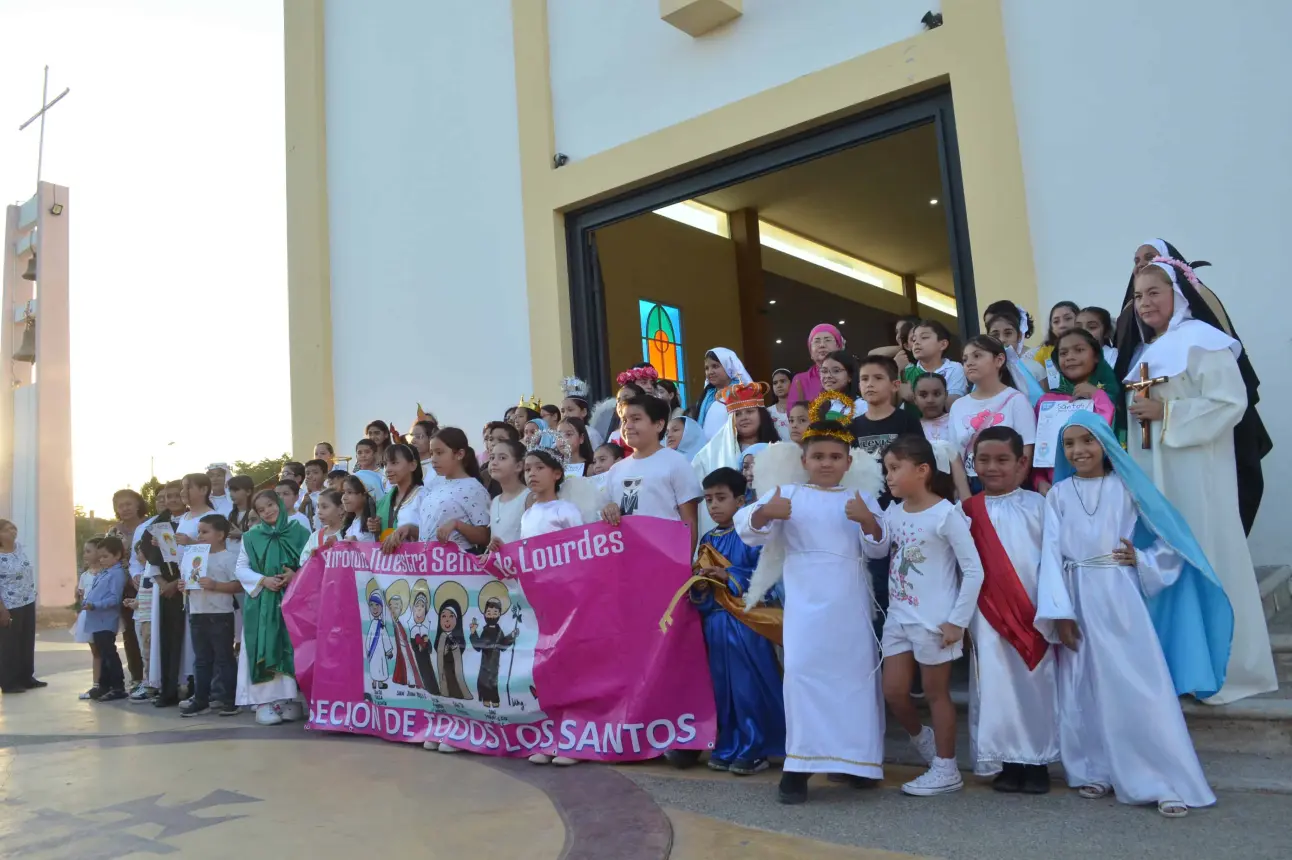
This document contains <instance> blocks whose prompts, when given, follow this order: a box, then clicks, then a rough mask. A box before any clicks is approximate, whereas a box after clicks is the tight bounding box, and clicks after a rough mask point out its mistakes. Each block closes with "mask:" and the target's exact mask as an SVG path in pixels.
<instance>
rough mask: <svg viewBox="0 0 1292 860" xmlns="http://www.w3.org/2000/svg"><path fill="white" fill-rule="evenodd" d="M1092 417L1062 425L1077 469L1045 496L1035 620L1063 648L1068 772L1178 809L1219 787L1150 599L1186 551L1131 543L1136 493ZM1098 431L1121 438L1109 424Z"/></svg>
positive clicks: (1094, 793) (1093, 794)
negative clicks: (1205, 763) (1186, 710)
mask: <svg viewBox="0 0 1292 860" xmlns="http://www.w3.org/2000/svg"><path fill="white" fill-rule="evenodd" d="M1088 415H1089V413H1079V416H1080V417H1079V418H1074V420H1073V421H1070V422H1069V423H1068V425H1067V426H1066V427H1064V429H1063V431H1062V433H1061V434H1060V440H1061V450H1062V455H1063V457H1064V458H1065V460H1066V461H1067V463H1068V464H1071V468H1072V470H1074V472H1075V474H1074V475H1073V476H1072V477H1069V478H1066V479H1064V480H1059V481H1056V483H1055V485H1054V487H1053V488H1052V489H1051V490H1050V492H1049V494H1048V495H1047V496H1046V498H1045V539H1044V544H1043V550H1042V557H1041V568H1040V583H1039V586H1038V589H1037V612H1036V620H1037V623H1038V624H1041V623H1042V622H1053V624H1054V628H1055V632H1054V633H1053V634H1052V635H1053V637H1054V640H1055V641H1061V642H1062V643H1063V645H1064V646H1065V647H1064V648H1063V649H1061V650H1060V651H1059V655H1058V685H1059V732H1060V735H1059V741H1060V748H1061V752H1062V760H1063V770H1064V772H1065V774H1066V775H1067V779H1068V784H1069V785H1070V786H1072V787H1075V788H1079V789H1080V794H1081V796H1082V797H1085V798H1090V799H1095V798H1100V797H1104V796H1105V795H1107V794H1108V792H1109V791H1113V792H1115V793H1116V795H1117V799H1118V800H1120V801H1121V802H1122V803H1133V804H1142V803H1156V804H1157V807H1158V811H1159V812H1161V813H1162V814H1163V815H1165V816H1168V817H1180V816H1183V815H1185V814H1187V812H1188V808H1189V807H1201V806H1210V805H1212V804H1213V803H1215V802H1216V797H1215V795H1214V794H1213V793H1212V791H1211V788H1210V787H1209V786H1208V785H1207V780H1206V777H1205V776H1203V773H1202V766H1201V765H1200V764H1199V763H1198V756H1197V753H1195V752H1194V749H1193V743H1192V741H1191V739H1190V737H1189V730H1188V728H1187V726H1186V725H1185V722H1184V714H1183V713H1182V712H1181V710H1180V703H1179V701H1178V699H1177V698H1176V693H1175V685H1174V683H1173V681H1172V677H1171V670H1170V668H1169V666H1168V664H1167V659H1166V656H1165V655H1164V653H1163V649H1162V646H1161V644H1160V642H1159V639H1158V635H1157V632H1156V631H1155V629H1154V626H1153V620H1152V618H1151V617H1150V615H1149V610H1148V606H1147V605H1146V604H1145V597H1152V596H1154V595H1155V594H1158V593H1159V592H1161V591H1163V590H1164V589H1166V588H1168V587H1170V586H1171V585H1173V584H1174V583H1175V582H1176V580H1177V579H1178V578H1179V577H1180V576H1181V573H1182V570H1183V569H1184V558H1183V557H1182V556H1180V555H1179V554H1177V553H1176V552H1175V551H1174V550H1173V549H1171V548H1170V547H1168V546H1167V545H1166V543H1165V542H1163V541H1162V540H1161V539H1158V540H1157V541H1156V543H1154V544H1153V545H1152V546H1150V547H1149V548H1147V549H1143V548H1141V549H1136V548H1135V547H1134V546H1133V545H1132V543H1131V541H1130V538H1131V537H1132V535H1133V534H1134V533H1135V528H1136V521H1137V518H1138V517H1139V512H1138V511H1137V508H1136V504H1135V499H1134V497H1133V496H1132V494H1131V492H1130V489H1129V488H1128V487H1127V485H1126V483H1125V481H1124V479H1123V477H1122V476H1121V475H1119V474H1118V473H1117V472H1114V471H1112V470H1111V468H1110V466H1109V463H1108V459H1107V455H1106V454H1105V446H1104V445H1103V444H1101V441H1100V439H1098V438H1096V433H1095V432H1094V431H1095V430H1096V429H1097V428H1093V427H1089V426H1087V425H1085V424H1083V423H1081V421H1082V420H1085V418H1086V416H1088ZM1093 420H1095V421H1101V419H1097V418H1095V419H1093ZM1101 432H1104V433H1106V434H1107V436H1108V439H1109V440H1110V444H1111V445H1113V446H1115V445H1116V441H1115V440H1113V438H1112V435H1111V431H1108V430H1107V428H1106V427H1105V428H1103V430H1102V431H1101ZM1121 456H1122V457H1125V455H1124V454H1123V455H1121ZM1128 468H1130V469H1134V466H1133V465H1128ZM1056 477H1058V471H1056ZM1137 477H1138V478H1140V479H1143V477H1144V476H1143V475H1142V474H1141V475H1139V476H1137ZM1145 480H1146V479H1145Z"/></svg>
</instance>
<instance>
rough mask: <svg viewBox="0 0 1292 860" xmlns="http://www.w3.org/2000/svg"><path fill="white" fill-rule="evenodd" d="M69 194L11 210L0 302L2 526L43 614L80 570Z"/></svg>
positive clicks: (40, 195)
mask: <svg viewBox="0 0 1292 860" xmlns="http://www.w3.org/2000/svg"><path fill="white" fill-rule="evenodd" d="M69 198H70V195H69V193H68V190H67V188H65V187H64V186H61V185H54V184H53V183H49V182H38V183H37V189H36V195H35V196H34V197H32V198H31V199H30V200H28V201H27V202H26V203H23V204H21V205H15V206H10V207H8V210H7V213H6V218H5V237H4V292H3V299H2V300H0V368H2V369H3V382H2V383H0V517H2V518H4V519H8V520H12V521H13V523H14V524H15V525H16V526H17V527H18V540H19V541H20V542H21V543H22V545H23V547H24V548H25V549H26V551H27V557H28V558H30V559H31V562H32V564H33V565H34V566H35V568H36V574H37V588H38V592H39V598H38V605H39V606H41V607H45V606H67V605H68V604H69V603H71V601H72V596H73V585H74V581H75V571H76V562H77V559H76V550H75V547H74V546H73V542H74V540H75V530H76V526H75V520H74V515H73V507H72V420H71V419H72V416H71V405H72V397H71V354H70V352H71V351H70V341H71V338H70V332H69V327H68V310H69V308H68V274H69V273H68V226H69V220H70V212H71V207H70V205H69V203H70V199H69Z"/></svg>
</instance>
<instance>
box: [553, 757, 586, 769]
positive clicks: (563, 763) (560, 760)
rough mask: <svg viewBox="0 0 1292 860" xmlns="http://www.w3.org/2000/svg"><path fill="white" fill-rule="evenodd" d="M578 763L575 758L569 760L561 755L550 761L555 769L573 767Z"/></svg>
mask: <svg viewBox="0 0 1292 860" xmlns="http://www.w3.org/2000/svg"><path fill="white" fill-rule="evenodd" d="M578 763H579V760H578V759H577V758H569V757H567V756H563V755H558V756H557V757H556V758H554V759H552V764H554V765H556V766H557V767H574V765H576V764H578Z"/></svg>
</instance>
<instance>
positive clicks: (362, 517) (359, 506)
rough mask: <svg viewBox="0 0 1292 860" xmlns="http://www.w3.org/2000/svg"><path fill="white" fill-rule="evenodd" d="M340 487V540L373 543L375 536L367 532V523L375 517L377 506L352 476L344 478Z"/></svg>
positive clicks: (366, 489)
mask: <svg viewBox="0 0 1292 860" xmlns="http://www.w3.org/2000/svg"><path fill="white" fill-rule="evenodd" d="M342 486H343V489H342V490H341V507H342V508H343V509H344V510H345V519H344V521H343V522H342V525H343V529H342V535H343V536H342V540H348V541H375V540H376V539H377V535H376V534H375V533H373V532H370V531H368V521H369V520H371V519H372V518H373V517H374V516H376V515H377V506H376V504H375V503H374V502H373V501H372V496H371V495H369V493H368V487H367V486H366V485H365V484H364V483H363V480H362V479H361V478H358V477H356V476H354V475H351V476H350V477H348V478H346V479H345V483H344V484H343V485H342Z"/></svg>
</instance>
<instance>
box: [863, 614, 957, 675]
mask: <svg viewBox="0 0 1292 860" xmlns="http://www.w3.org/2000/svg"><path fill="white" fill-rule="evenodd" d="M880 648H882V649H883V652H884V656H885V657H892V656H893V655H894V654H905V653H906V652H907V651H910V652H912V653H913V654H914V655H915V662H916V663H919V664H920V665H921V666H940V665H942V664H943V663H950V662H951V661H952V660H955V659H958V658H959V657H960V655H961V654H963V653H964V640H963V639H961V640H960V641H959V642H957V643H955V644H954V645H952V646H951V647H949V648H944V647H943V646H942V632H941V631H933V630H930V629H928V628H927V627H923V626H921V625H919V624H897V623H894V622H893V621H891V620H890V621H888V622H886V623H885V624H884V639H883V642H882V643H880Z"/></svg>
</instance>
